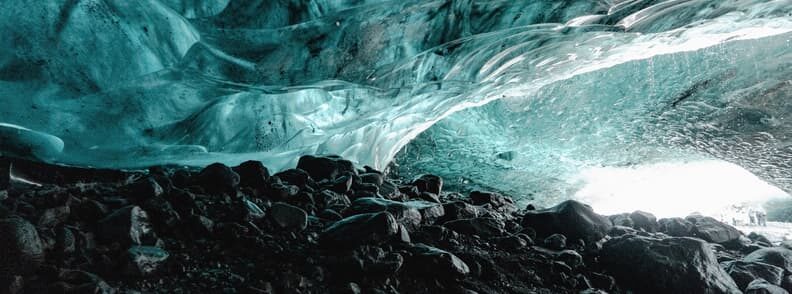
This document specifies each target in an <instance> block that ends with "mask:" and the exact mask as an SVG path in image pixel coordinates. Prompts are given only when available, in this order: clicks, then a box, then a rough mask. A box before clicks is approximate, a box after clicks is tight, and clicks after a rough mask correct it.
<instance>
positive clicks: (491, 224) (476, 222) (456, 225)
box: [444, 217, 505, 237]
mask: <svg viewBox="0 0 792 294" xmlns="http://www.w3.org/2000/svg"><path fill="white" fill-rule="evenodd" d="M444 226H446V227H448V228H449V229H452V230H454V231H456V232H459V233H462V234H468V235H479V236H482V237H491V236H501V235H503V233H504V228H505V224H504V223H503V221H501V220H498V219H495V218H491V217H477V218H468V219H459V220H454V221H450V222H447V223H445V224H444Z"/></svg>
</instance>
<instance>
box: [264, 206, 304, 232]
mask: <svg viewBox="0 0 792 294" xmlns="http://www.w3.org/2000/svg"><path fill="white" fill-rule="evenodd" d="M270 216H271V217H272V220H273V221H275V223H276V224H278V226H280V227H281V228H284V229H287V230H296V231H302V230H304V229H305V228H306V227H307V226H308V214H307V213H306V212H305V210H303V209H302V208H299V207H297V206H293V205H289V204H286V203H283V202H278V203H275V204H273V205H272V207H271V208H270Z"/></svg>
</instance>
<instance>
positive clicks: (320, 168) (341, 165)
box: [297, 155, 357, 181]
mask: <svg viewBox="0 0 792 294" xmlns="http://www.w3.org/2000/svg"><path fill="white" fill-rule="evenodd" d="M297 168H299V169H301V170H304V171H306V172H308V174H309V175H311V177H312V178H314V179H315V180H317V181H321V180H334V179H336V178H338V177H339V176H343V175H346V174H353V175H356V174H357V170H355V165H354V164H352V162H351V161H349V160H346V159H342V158H341V157H338V156H333V155H331V156H321V157H316V156H311V155H305V156H303V157H300V160H299V161H298V162H297Z"/></svg>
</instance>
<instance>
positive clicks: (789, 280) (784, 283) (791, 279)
mask: <svg viewBox="0 0 792 294" xmlns="http://www.w3.org/2000/svg"><path fill="white" fill-rule="evenodd" d="M781 288H784V290H787V292H789V291H792V275H786V276H784V278H782V279H781Z"/></svg>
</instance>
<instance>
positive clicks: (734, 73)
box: [0, 0, 792, 199]
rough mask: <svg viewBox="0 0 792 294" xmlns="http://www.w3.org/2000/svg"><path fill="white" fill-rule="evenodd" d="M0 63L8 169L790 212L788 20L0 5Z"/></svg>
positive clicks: (318, 2)
mask: <svg viewBox="0 0 792 294" xmlns="http://www.w3.org/2000/svg"><path fill="white" fill-rule="evenodd" d="M0 41H2V43H0V44H3V45H2V46H0V97H2V98H0V99H2V102H3V107H0V123H4V124H6V125H9V126H15V127H22V128H25V129H29V130H31V131H30V132H27V133H25V134H28V135H25V134H22V133H19V135H18V136H15V135H13V134H14V133H13V132H5V131H4V129H2V128H3V127H2V126H0V136H3V137H2V139H3V142H0V152H3V153H8V154H13V155H17V156H27V157H33V158H38V159H41V160H47V161H51V162H59V163H66V164H76V165H90V166H102V167H117V168H135V167H142V166H147V165H153V164H166V163H175V164H195V165H199V164H207V163H210V162H214V161H223V162H226V163H229V164H235V163H238V162H241V161H244V160H247V159H251V158H252V159H260V160H263V161H264V162H265V163H266V164H267V165H268V166H269V167H271V168H274V169H282V168H286V167H292V166H294V164H295V163H296V156H298V155H301V154H328V153H333V154H339V155H342V156H345V157H348V158H350V159H353V160H355V161H357V162H358V163H360V164H366V165H371V166H373V167H375V168H384V167H386V166H387V165H388V164H389V163H391V162H393V161H394V159H395V163H396V164H397V165H398V166H399V172H400V173H402V174H403V175H405V176H411V175H414V174H418V173H423V172H431V173H436V174H439V175H441V176H443V177H445V178H447V181H446V182H447V183H449V184H450V185H454V184H455V183H463V182H464V183H468V184H470V186H480V187H483V188H491V189H497V190H501V191H504V192H508V193H510V194H512V195H514V196H516V197H520V198H522V199H532V198H537V199H556V198H558V197H568V196H569V195H571V194H572V193H573V192H574V191H577V190H578V189H579V188H580V186H579V185H577V184H576V182H575V179H576V178H577V177H579V175H580V173H581V172H582V171H585V170H588V169H591V168H597V167H617V166H636V165H647V164H655V163H662V162H668V161H671V160H699V159H701V160H709V159H718V160H725V161H728V162H731V163H734V164H737V165H739V166H742V167H744V168H746V169H747V170H749V171H750V172H752V173H754V174H756V175H758V176H759V177H761V178H762V179H764V180H767V181H769V182H771V183H773V184H775V185H778V186H779V187H781V188H782V189H784V190H786V191H790V190H792V176H790V171H792V169H790V163H789V162H790V158H791V157H792V149H791V148H790V147H789V145H790V142H791V141H790V138H789V134H790V133H792V132H790V131H792V123H790V122H789V121H788V120H789V119H792V117H790V114H792V100H790V99H789V98H790V96H791V95H790V94H792V80H790V77H792V0H735V1H722V0H671V1H660V0H611V1H591V0H579V1H557V0H532V1H500V0H496V1H474V0H439V1H407V0H399V1H388V0H343V1H342V0H277V1H272V0H225V1H222V0H142V1H127V0H82V1H76V0H42V1H22V0H6V1H4V2H3V9H2V10H0ZM7 134H12V135H7ZM29 134H36V135H37V136H39V135H41V136H44V137H41V136H39V137H40V138H49V139H51V138H55V139H58V138H59V139H58V140H62V146H61V149H62V151H60V150H59V149H58V148H55V149H53V148H52V147H53V146H52V142H54V141H53V140H49V139H47V140H45V141H42V144H45V145H46V144H50V145H49V146H43V147H35V148H32V149H31V150H48V152H49V151H52V150H55V151H57V152H55V153H54V154H52V153H47V154H45V155H41V154H35V153H33V152H30V153H31V154H24V152H21V151H20V150H10V149H9V147H8V146H18V145H19V144H18V143H24V144H28V143H29V142H31V140H30V139H31V137H30V136H29ZM39 137H37V138H39ZM33 141H35V140H33ZM54 147H57V146H54Z"/></svg>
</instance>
